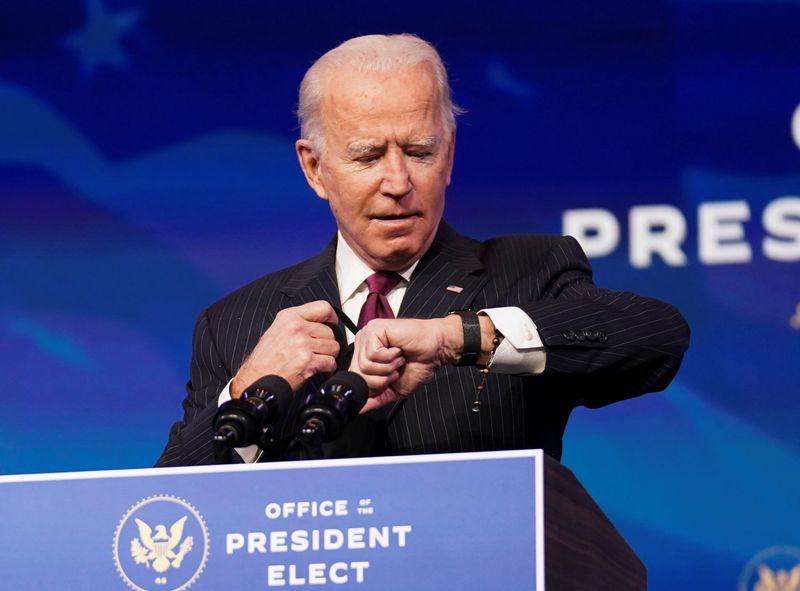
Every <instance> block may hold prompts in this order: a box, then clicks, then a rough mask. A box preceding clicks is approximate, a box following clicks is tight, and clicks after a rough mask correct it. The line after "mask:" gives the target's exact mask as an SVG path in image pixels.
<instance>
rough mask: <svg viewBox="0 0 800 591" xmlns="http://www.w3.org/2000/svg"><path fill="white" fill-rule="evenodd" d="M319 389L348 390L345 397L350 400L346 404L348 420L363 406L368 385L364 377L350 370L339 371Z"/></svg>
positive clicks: (367, 392)
mask: <svg viewBox="0 0 800 591" xmlns="http://www.w3.org/2000/svg"><path fill="white" fill-rule="evenodd" d="M320 390H321V391H323V392H329V391H336V390H338V391H339V392H349V393H348V394H347V397H348V398H349V399H350V402H349V403H348V405H347V411H348V420H350V419H353V418H354V417H355V416H356V415H357V414H358V412H359V411H360V410H361V409H362V408H364V405H365V404H366V403H367V398H369V386H367V382H366V380H365V379H364V378H362V377H361V376H360V375H359V374H357V373H355V372H352V371H340V372H338V373H336V374H334V375H333V376H331V377H330V378H328V380H327V381H326V382H325V383H324V384H322V386H321V387H320Z"/></svg>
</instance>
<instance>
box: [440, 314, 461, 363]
mask: <svg viewBox="0 0 800 591" xmlns="http://www.w3.org/2000/svg"><path fill="white" fill-rule="evenodd" d="M437 320H438V321H439V322H441V323H442V326H443V331H442V342H441V346H440V352H441V353H440V358H441V362H442V365H451V364H452V365H454V364H456V363H458V360H459V359H460V358H461V352H462V351H463V349H464V329H463V326H462V322H461V317H460V316H458V315H457V314H448V315H447V316H445V317H444V318H440V319H437Z"/></svg>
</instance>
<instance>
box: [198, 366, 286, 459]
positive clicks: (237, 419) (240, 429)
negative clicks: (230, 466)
mask: <svg viewBox="0 0 800 591" xmlns="http://www.w3.org/2000/svg"><path fill="white" fill-rule="evenodd" d="M292 398H293V393H292V388H291V386H289V382H287V381H286V380H285V379H283V378H282V377H280V376H276V375H268V376H264V377H262V378H260V379H259V380H258V381H256V382H255V383H254V384H252V385H251V386H250V387H249V388H247V389H246V390H245V391H244V393H242V396H241V398H239V399H237V400H229V401H228V402H225V403H224V404H222V405H221V406H220V407H219V410H218V411H217V414H215V415H214V421H213V430H214V448H215V450H216V451H217V452H219V454H220V455H221V454H223V453H224V452H225V451H226V450H229V449H230V448H233V447H244V446H247V445H251V444H254V443H255V444H261V443H267V435H268V431H269V428H270V427H272V426H273V425H274V424H275V423H276V422H277V421H278V420H279V419H280V418H281V417H282V416H283V415H285V414H286V411H287V409H288V408H289V405H290V404H291V403H292Z"/></svg>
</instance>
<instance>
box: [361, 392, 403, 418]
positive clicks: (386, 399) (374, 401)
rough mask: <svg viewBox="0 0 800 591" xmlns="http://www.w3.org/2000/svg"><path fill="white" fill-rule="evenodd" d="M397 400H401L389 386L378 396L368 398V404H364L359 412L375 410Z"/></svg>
mask: <svg viewBox="0 0 800 591" xmlns="http://www.w3.org/2000/svg"><path fill="white" fill-rule="evenodd" d="M397 400H399V397H398V396H397V394H396V393H395V392H394V391H393V390H392V389H391V388H387V389H386V390H384V391H383V392H381V393H380V394H378V395H377V396H372V397H371V398H369V399H367V402H366V404H364V407H363V408H362V409H361V411H360V413H359V414H364V413H365V412H369V411H371V410H375V409H376V408H380V407H381V406H384V405H386V404H389V403H391V402H395V401H397Z"/></svg>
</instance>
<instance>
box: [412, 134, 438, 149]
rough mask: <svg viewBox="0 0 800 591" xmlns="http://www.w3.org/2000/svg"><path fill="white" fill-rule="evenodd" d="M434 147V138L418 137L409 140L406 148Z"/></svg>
mask: <svg viewBox="0 0 800 591" xmlns="http://www.w3.org/2000/svg"><path fill="white" fill-rule="evenodd" d="M435 145H436V138H435V137H434V136H432V135H431V136H427V137H420V138H414V139H412V140H409V141H408V143H407V144H406V146H409V147H415V148H433V147H434V146H435Z"/></svg>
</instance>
